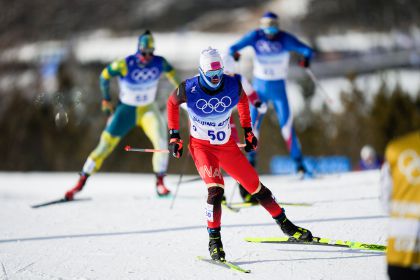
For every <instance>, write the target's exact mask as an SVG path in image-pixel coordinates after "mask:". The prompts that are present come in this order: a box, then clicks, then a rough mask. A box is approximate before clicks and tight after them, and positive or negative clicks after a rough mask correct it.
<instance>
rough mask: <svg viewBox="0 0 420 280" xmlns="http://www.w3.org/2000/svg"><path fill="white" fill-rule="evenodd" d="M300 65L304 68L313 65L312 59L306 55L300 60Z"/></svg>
mask: <svg viewBox="0 0 420 280" xmlns="http://www.w3.org/2000/svg"><path fill="white" fill-rule="evenodd" d="M299 66H300V67H303V68H309V66H311V59H310V58H308V57H304V58H302V59H301V60H300V61H299Z"/></svg>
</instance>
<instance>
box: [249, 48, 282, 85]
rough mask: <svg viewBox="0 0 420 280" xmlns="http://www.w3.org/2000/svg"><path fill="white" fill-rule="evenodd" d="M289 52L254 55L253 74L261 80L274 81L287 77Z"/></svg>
mask: <svg viewBox="0 0 420 280" xmlns="http://www.w3.org/2000/svg"><path fill="white" fill-rule="evenodd" d="M289 60H290V54H289V53H288V52H282V53H279V54H272V55H257V56H255V57H254V76H255V77H256V78H258V79H261V80H268V81H275V80H284V79H286V78H287V72H288V69H289Z"/></svg>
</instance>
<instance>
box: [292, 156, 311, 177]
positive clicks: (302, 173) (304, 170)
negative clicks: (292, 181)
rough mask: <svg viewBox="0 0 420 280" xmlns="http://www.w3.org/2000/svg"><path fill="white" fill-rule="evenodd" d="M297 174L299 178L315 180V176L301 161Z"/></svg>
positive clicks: (298, 164)
mask: <svg viewBox="0 0 420 280" xmlns="http://www.w3.org/2000/svg"><path fill="white" fill-rule="evenodd" d="M296 172H297V174H298V176H299V178H301V179H309V178H313V177H314V175H313V174H312V172H310V171H309V170H308V169H307V168H306V167H305V165H304V164H303V161H302V160H300V161H298V162H297V167H296Z"/></svg>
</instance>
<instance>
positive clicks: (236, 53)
mask: <svg viewBox="0 0 420 280" xmlns="http://www.w3.org/2000/svg"><path fill="white" fill-rule="evenodd" d="M232 57H233V59H234V60H235V61H239V59H240V58H241V54H240V53H238V52H234V53H233V54H232Z"/></svg>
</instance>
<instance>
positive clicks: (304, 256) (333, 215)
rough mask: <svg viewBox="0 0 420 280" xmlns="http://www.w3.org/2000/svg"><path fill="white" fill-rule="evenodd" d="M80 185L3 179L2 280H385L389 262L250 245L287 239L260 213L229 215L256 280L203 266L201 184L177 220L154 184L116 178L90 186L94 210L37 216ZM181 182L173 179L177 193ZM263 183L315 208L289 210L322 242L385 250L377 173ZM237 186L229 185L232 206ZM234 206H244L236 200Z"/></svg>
mask: <svg viewBox="0 0 420 280" xmlns="http://www.w3.org/2000/svg"><path fill="white" fill-rule="evenodd" d="M194 177H195V176H186V177H184V179H189V178H194ZM76 179H77V175H76V174H75V173H0V262H1V263H0V264H1V267H0V279H218V280H220V279H284V280H286V279H387V278H386V264H385V254H384V253H376V252H366V251H355V250H349V249H342V248H332V247H319V246H308V245H305V246H304V245H279V244H251V243H246V242H244V241H243V238H245V237H263V236H282V235H283V234H282V232H281V231H280V229H279V228H278V227H277V225H276V224H275V223H274V221H273V220H272V219H271V217H270V216H269V215H268V213H266V212H265V210H264V209H263V208H261V207H252V208H248V209H243V210H241V211H240V212H239V213H234V212H231V211H228V210H224V212H223V219H222V223H223V229H222V238H223V242H224V247H225V250H226V252H227V258H228V259H229V260H231V261H233V262H234V263H236V264H238V265H241V266H243V267H244V268H248V269H251V270H252V272H251V274H243V273H240V272H234V271H231V270H227V269H225V268H220V267H218V266H214V265H211V264H207V263H205V262H201V261H199V260H196V256H198V255H203V256H207V255H208V252H207V243H208V235H207V232H206V227H205V226H206V223H205V216H204V207H205V203H206V188H205V187H204V185H203V183H202V182H201V181H193V182H189V183H185V184H182V185H181V187H180V190H179V193H178V198H177V199H176V201H175V204H174V207H173V209H172V210H171V209H170V204H171V200H170V199H158V198H157V197H156V196H155V194H154V176H153V175H151V174H150V175H149V174H116V173H113V174H112V173H108V174H104V173H99V174H97V175H95V176H92V178H90V179H89V180H90V181H89V182H88V185H87V187H86V189H85V190H84V191H83V193H81V194H80V195H79V198H90V199H89V200H82V201H75V202H71V203H66V204H58V205H52V206H48V207H44V208H38V209H32V208H31V207H30V205H33V204H37V203H40V202H44V201H48V200H52V199H56V198H60V197H61V196H62V195H63V194H64V192H65V190H66V189H68V188H69V187H70V186H72V185H73V184H74V183H75V180H76ZM177 180H178V175H169V176H168V177H167V183H168V185H169V187H171V188H172V189H174V187H175V185H176V182H177ZM261 180H262V182H263V183H264V184H266V185H267V186H268V187H269V188H271V190H272V191H273V193H274V194H275V196H276V198H277V200H278V201H283V202H307V203H314V204H313V206H310V207H308V206H285V208H286V211H287V215H288V217H289V218H290V219H291V220H292V221H294V222H295V223H296V224H298V225H302V226H304V227H308V228H309V229H310V230H311V231H312V232H313V233H314V235H317V236H322V237H329V238H334V239H345V240H354V241H363V242H368V243H379V244H386V230H387V224H388V218H387V216H386V215H385V213H384V212H383V210H382V208H381V205H380V203H379V199H378V196H379V173H378V172H377V171H372V172H358V173H348V174H342V175H330V176H327V177H325V178H322V179H314V180H305V181H298V180H296V179H295V178H292V177H279V176H262V177H261ZM233 185H234V183H233V181H232V180H231V178H226V186H227V187H226V196H227V198H228V200H229V199H230V197H231V194H232V192H233V190H234V188H233ZM233 200H234V201H239V194H238V191H237V190H236V191H235V193H234V196H233Z"/></svg>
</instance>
